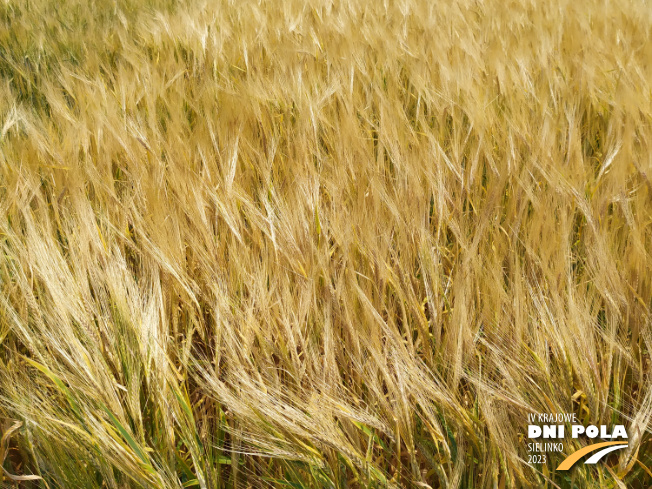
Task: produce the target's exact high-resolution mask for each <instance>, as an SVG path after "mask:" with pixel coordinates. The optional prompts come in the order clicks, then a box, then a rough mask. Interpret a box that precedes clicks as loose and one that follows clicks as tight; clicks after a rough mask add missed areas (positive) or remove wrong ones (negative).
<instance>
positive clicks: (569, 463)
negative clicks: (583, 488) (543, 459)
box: [557, 441, 626, 470]
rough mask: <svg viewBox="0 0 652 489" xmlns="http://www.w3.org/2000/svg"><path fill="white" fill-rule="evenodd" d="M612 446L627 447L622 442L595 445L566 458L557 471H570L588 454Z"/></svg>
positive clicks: (606, 442)
mask: <svg viewBox="0 0 652 489" xmlns="http://www.w3.org/2000/svg"><path fill="white" fill-rule="evenodd" d="M612 445H626V443H623V442H622V441H605V442H603V443H595V444H593V445H589V446H586V447H584V448H582V449H581V450H578V451H576V452H575V453H572V454H570V455H569V456H568V457H566V458H565V459H564V461H563V462H562V463H560V464H559V467H557V470H568V469H570V468H571V467H572V466H573V464H574V463H575V462H577V461H578V460H579V459H581V458H582V457H583V456H584V455H586V454H587V453H591V452H594V451H596V450H599V449H601V448H604V447H610V446H612Z"/></svg>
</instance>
